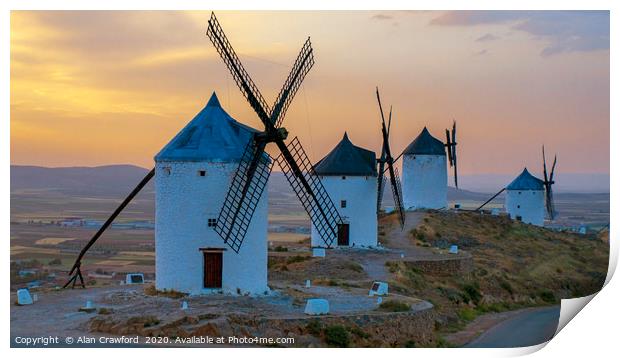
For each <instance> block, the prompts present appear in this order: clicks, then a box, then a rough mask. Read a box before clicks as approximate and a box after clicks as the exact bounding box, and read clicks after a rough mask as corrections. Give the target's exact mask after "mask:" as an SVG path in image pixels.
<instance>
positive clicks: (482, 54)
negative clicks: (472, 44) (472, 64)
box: [474, 48, 489, 56]
mask: <svg viewBox="0 0 620 358" xmlns="http://www.w3.org/2000/svg"><path fill="white" fill-rule="evenodd" d="M488 53H489V51H488V50H487V49H486V48H485V49H484V50H480V51H478V52H476V53H474V56H484V55H486V54H488Z"/></svg>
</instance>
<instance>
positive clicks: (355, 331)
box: [349, 326, 370, 339]
mask: <svg viewBox="0 0 620 358" xmlns="http://www.w3.org/2000/svg"><path fill="white" fill-rule="evenodd" d="M349 331H351V333H353V334H354V335H356V336H358V337H360V338H363V339H366V338H370V334H368V333H366V332H364V331H363V330H362V329H361V328H359V327H357V326H355V327H352V328H350V329H349Z"/></svg>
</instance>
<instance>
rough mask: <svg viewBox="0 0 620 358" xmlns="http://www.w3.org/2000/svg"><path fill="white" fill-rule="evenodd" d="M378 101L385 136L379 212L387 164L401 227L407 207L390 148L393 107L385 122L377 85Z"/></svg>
mask: <svg viewBox="0 0 620 358" xmlns="http://www.w3.org/2000/svg"><path fill="white" fill-rule="evenodd" d="M377 102H378V103H379V112H381V135H382V137H383V145H382V147H381V148H382V149H381V157H380V158H379V159H378V160H377V162H378V163H379V171H378V176H377V212H379V209H380V208H381V199H382V196H383V186H384V185H385V184H384V178H383V173H384V167H385V165H387V171H388V172H389V174H390V184H391V186H392V196H393V197H394V207H395V209H396V210H397V211H398V220H399V222H400V227H401V229H402V228H403V227H404V226H405V208H404V206H403V196H402V188H401V185H400V178H399V174H398V169H397V168H395V167H394V162H395V160H394V158H393V157H392V152H391V150H390V127H391V124H392V108H391V107H390V115H389V119H388V123H387V125H386V123H385V116H384V115H383V107H382V106H381V97H380V96H379V88H378V87H377Z"/></svg>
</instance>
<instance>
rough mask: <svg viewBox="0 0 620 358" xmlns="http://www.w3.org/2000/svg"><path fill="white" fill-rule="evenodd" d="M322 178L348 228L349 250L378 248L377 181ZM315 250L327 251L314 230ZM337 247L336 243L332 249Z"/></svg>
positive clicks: (313, 243)
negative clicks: (352, 247) (342, 204)
mask: <svg viewBox="0 0 620 358" xmlns="http://www.w3.org/2000/svg"><path fill="white" fill-rule="evenodd" d="M342 178H343V177H342V176H323V177H321V182H322V183H323V186H324V187H325V190H327V193H328V194H329V196H330V197H331V199H332V200H333V202H334V205H335V206H336V209H337V210H338V213H339V214H340V216H341V217H342V219H343V221H344V223H348V224H349V246H355V247H375V246H377V178H376V177H373V176H367V177H362V176H344V178H345V179H342ZM342 200H346V201H347V207H346V208H341V207H340V206H341V201H342ZM311 244H312V246H313V247H316V246H321V247H324V246H325V243H324V242H323V240H322V239H321V236H320V235H319V233H318V232H317V231H316V229H315V227H314V225H312V228H311ZM336 245H337V241H336V239H334V244H333V246H336Z"/></svg>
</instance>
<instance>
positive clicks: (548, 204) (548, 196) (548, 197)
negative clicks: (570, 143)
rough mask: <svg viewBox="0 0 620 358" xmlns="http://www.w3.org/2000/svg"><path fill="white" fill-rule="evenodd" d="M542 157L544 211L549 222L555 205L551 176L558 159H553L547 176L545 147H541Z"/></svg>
mask: <svg viewBox="0 0 620 358" xmlns="http://www.w3.org/2000/svg"><path fill="white" fill-rule="evenodd" d="M542 155H543V175H544V181H543V183H544V185H545V209H546V211H547V218H548V219H549V220H553V219H555V216H556V212H555V205H554V203H553V184H555V181H554V180H553V175H554V173H555V165H556V163H557V160H558V157H557V155H556V156H555V157H554V158H553V165H552V166H551V173H550V174H549V175H548V176H547V158H546V155H545V146H544V145H543V147H542Z"/></svg>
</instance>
